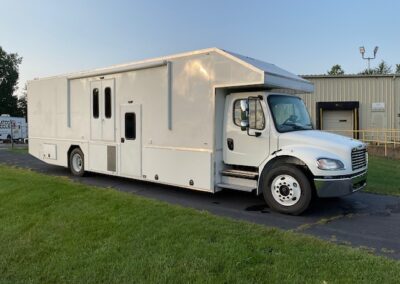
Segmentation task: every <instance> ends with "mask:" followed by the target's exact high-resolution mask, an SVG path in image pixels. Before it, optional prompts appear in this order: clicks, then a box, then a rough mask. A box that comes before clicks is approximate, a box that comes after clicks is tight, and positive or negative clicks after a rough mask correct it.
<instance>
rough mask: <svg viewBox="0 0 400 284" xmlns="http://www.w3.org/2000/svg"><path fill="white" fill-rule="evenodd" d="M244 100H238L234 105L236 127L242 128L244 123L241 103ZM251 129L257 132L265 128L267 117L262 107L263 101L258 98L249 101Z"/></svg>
mask: <svg viewBox="0 0 400 284" xmlns="http://www.w3.org/2000/svg"><path fill="white" fill-rule="evenodd" d="M242 100H245V101H246V100H247V99H238V100H236V101H235V102H234V103H233V122H234V124H235V125H237V126H239V127H240V123H241V121H242V112H241V108H240V103H241V101H242ZM248 101H249V111H248V115H249V128H250V129H256V130H263V129H264V128H265V116H264V111H263V109H262V106H261V101H260V99H258V98H250V99H249V100H248Z"/></svg>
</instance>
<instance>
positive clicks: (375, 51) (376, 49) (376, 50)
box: [360, 46, 379, 70]
mask: <svg viewBox="0 0 400 284" xmlns="http://www.w3.org/2000/svg"><path fill="white" fill-rule="evenodd" d="M378 48H379V47H378V46H375V48H374V57H364V54H365V47H364V46H361V47H360V53H361V56H362V59H365V60H368V70H370V69H371V68H370V61H371V59H375V58H376V54H377V53H378Z"/></svg>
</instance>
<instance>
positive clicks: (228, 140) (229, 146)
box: [226, 138, 235, 151]
mask: <svg viewBox="0 0 400 284" xmlns="http://www.w3.org/2000/svg"><path fill="white" fill-rule="evenodd" d="M226 143H227V144H228V149H229V150H231V151H233V149H234V148H235V144H234V143H233V139H232V138H228V139H226Z"/></svg>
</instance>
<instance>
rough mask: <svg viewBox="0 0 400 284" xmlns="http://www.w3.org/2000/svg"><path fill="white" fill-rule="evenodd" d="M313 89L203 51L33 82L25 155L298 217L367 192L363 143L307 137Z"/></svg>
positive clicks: (271, 70) (267, 67)
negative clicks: (248, 195)
mask: <svg viewBox="0 0 400 284" xmlns="http://www.w3.org/2000/svg"><path fill="white" fill-rule="evenodd" d="M312 91H313V85H312V84H311V83H309V82H308V81H306V80H304V79H302V78H300V77H298V76H296V75H294V74H291V73H289V72H287V71H285V70H282V69H280V68H278V67H277V66H275V65H272V64H269V63H265V62H262V61H259V60H256V59H252V58H249V57H245V56H242V55H238V54H235V53H232V52H228V51H224V50H221V49H217V48H210V49H205V50H199V51H194V52H189V53H183V54H178V55H173V56H167V57H161V58H157V59H151V60H145V61H141V62H137V63H129V64H123V65H117V66H112V67H109V68H104V69H96V70H93V71H87V72H81V73H75V74H69V75H63V76H56V77H50V78H43V79H38V80H33V81H30V82H29V84H28V94H29V101H28V115H29V122H30V137H29V139H30V147H29V152H30V154H31V155H33V156H35V157H37V158H39V159H41V160H43V161H45V162H47V163H49V164H53V165H59V166H64V167H69V168H70V169H71V172H72V173H73V174H75V175H82V174H83V173H84V171H91V172H97V173H103V174H109V175H115V176H121V177H128V178H132V179H138V180H146V181H151V182H157V183H163V184H170V185H175V186H179V187H185V188H190V189H196V190H201V191H206V192H211V193H214V192H217V191H219V190H221V189H224V188H226V189H233V190H242V191H249V192H251V191H255V192H256V193H257V194H262V193H263V194H264V196H265V199H266V201H267V203H268V204H269V206H271V207H272V208H273V209H275V210H278V211H280V212H285V213H292V214H299V213H301V212H303V211H304V210H305V209H306V208H307V207H308V205H309V203H310V200H311V195H312V194H313V192H316V193H317V194H318V195H319V196H321V197H324V196H341V195H345V194H349V193H352V192H354V191H357V190H359V189H361V188H363V187H364V186H365V180H366V169H367V162H366V149H365V145H363V144H362V143H360V142H358V141H355V140H352V139H349V138H344V137H341V136H337V135H332V134H326V133H322V132H318V131H314V130H312V126H311V124H310V119H309V115H308V113H307V111H306V109H305V107H304V104H303V102H302V101H301V100H300V99H299V98H297V97H295V96H292V95H287V94H286V95H285V94H284V93H288V92H289V93H295V92H300V93H305V92H312Z"/></svg>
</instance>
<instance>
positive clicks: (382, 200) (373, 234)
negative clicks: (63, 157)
mask: <svg viewBox="0 0 400 284" xmlns="http://www.w3.org/2000/svg"><path fill="white" fill-rule="evenodd" d="M6 147H8V146H6V145H2V144H0V163H6V164H11V165H15V166H19V167H24V168H30V169H32V170H35V171H37V172H41V173H45V174H49V175H58V176H68V177H70V178H71V179H74V180H77V181H79V182H82V183H85V184H90V185H95V186H99V187H112V188H115V189H117V190H120V191H124V192H129V193H133V194H137V195H141V196H145V197H148V198H152V199H156V200H161V201H165V202H168V203H172V204H178V205H181V206H185V207H191V208H195V209H197V210H206V211H209V212H211V213H213V214H215V215H220V216H225V217H229V218H233V219H239V220H245V221H249V222H253V223H257V224H261V225H265V226H270V227H277V228H280V229H284V230H291V231H296V232H300V233H305V234H309V235H313V236H316V237H318V238H321V239H324V240H329V241H331V242H334V243H338V244H343V245H350V246H353V247H357V248H360V249H363V250H366V251H368V252H370V253H375V254H379V255H385V256H387V257H390V258H394V259H400V198H399V197H394V196H384V195H377V194H369V193H363V192H359V193H355V194H353V195H350V196H347V197H343V198H331V199H319V200H317V201H316V202H314V204H313V206H312V207H311V208H310V209H309V210H307V211H306V212H305V213H304V214H303V215H301V216H288V215H283V214H278V213H275V212H272V211H270V210H269V209H268V208H267V207H266V205H265V203H264V200H263V199H262V198H261V197H257V196H255V195H254V194H251V193H245V192H235V191H228V190H226V191H222V192H218V193H216V194H209V193H202V192H197V191H191V190H187V189H180V188H176V187H171V186H165V185H159V184H154V183H149V182H141V181H134V180H130V179H125V178H118V177H111V176H106V175H101V174H94V173H89V174H87V175H85V176H84V177H82V178H77V177H73V176H71V175H70V173H69V170H68V169H66V168H63V167H57V166H51V165H48V164H46V163H44V162H42V161H40V160H38V159H36V158H33V157H31V156H30V155H28V154H24V153H16V152H11V151H8V150H7V149H6ZM20 147H21V146H20Z"/></svg>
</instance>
